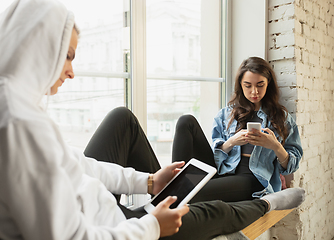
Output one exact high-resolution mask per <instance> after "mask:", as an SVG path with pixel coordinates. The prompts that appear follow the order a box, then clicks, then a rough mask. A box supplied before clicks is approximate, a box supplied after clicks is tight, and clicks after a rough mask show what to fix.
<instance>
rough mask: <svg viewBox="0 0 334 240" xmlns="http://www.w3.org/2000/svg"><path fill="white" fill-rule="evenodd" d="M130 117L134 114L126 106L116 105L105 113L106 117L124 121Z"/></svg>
mask: <svg viewBox="0 0 334 240" xmlns="http://www.w3.org/2000/svg"><path fill="white" fill-rule="evenodd" d="M132 117H134V114H133V113H132V112H131V110H129V109H128V108H126V107H117V108H115V109H113V110H111V111H110V112H109V113H108V114H107V116H106V119H108V120H114V121H124V120H126V119H129V118H132Z"/></svg>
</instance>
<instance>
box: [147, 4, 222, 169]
mask: <svg viewBox="0 0 334 240" xmlns="http://www.w3.org/2000/svg"><path fill="white" fill-rule="evenodd" d="M221 7H222V2H221V1H205V0H175V1H169V0H159V1H157V0H146V21H147V22H146V40H147V45H146V46H147V49H146V52H147V118H148V119H147V135H148V138H149V140H150V142H151V145H152V147H153V149H154V151H155V153H156V154H157V156H158V159H159V161H160V164H161V165H166V164H168V163H170V161H171V149H172V142H173V136H174V126H175V124H176V122H177V119H178V118H179V117H180V116H181V115H183V114H192V115H194V116H195V117H196V118H197V119H198V121H199V122H200V124H201V126H202V128H203V130H204V131H205V133H206V136H207V138H208V140H209V139H211V136H210V132H211V126H212V122H213V117H214V116H215V115H216V114H217V112H218V110H219V109H220V108H221V105H222V99H225V96H224V95H225V92H224V91H223V89H224V87H225V85H224V79H223V78H222V67H221V66H222V64H223V63H224V59H225V58H224V56H223V51H222V49H223V48H222V46H223V44H222V23H221V21H220V19H222V15H221ZM167 122H168V124H169V126H173V127H172V129H170V132H168V133H167V131H166V130H165V126H166V125H165V124H166V123H167ZM159 125H160V129H159V128H158V127H157V126H159ZM169 128H171V127H169ZM159 130H160V132H159Z"/></svg>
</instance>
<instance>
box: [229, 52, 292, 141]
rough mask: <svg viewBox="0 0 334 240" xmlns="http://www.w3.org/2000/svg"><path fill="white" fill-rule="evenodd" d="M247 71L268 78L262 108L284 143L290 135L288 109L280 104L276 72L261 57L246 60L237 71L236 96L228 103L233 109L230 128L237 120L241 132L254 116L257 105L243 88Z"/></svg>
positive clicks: (238, 129)
mask: <svg viewBox="0 0 334 240" xmlns="http://www.w3.org/2000/svg"><path fill="white" fill-rule="evenodd" d="M247 71H250V72H252V73H256V74H260V75H261V76H263V77H265V78H267V80H268V87H267V91H266V93H265V95H264V97H263V98H262V100H261V107H262V109H263V111H264V112H265V113H266V114H267V115H268V120H269V121H270V122H271V124H272V126H273V127H274V128H275V130H276V131H277V133H278V135H279V136H280V137H281V138H282V139H283V143H284V142H285V139H286V138H287V135H288V131H287V127H286V126H285V120H286V118H287V109H286V108H285V107H284V106H283V105H281V104H280V103H279V102H278V100H279V89H278V85H277V80H276V76H275V73H274V71H273V70H272V68H271V67H270V65H269V63H268V62H266V61H265V60H264V59H262V58H259V57H250V58H248V59H246V60H244V61H243V62H242V63H241V65H240V67H239V69H238V71H237V74H236V78H235V85H234V94H233V96H232V99H231V100H230V101H229V102H228V106H229V107H231V108H232V112H231V115H230V116H231V119H230V121H229V124H228V127H230V125H231V123H232V121H233V120H236V121H237V122H238V125H237V131H240V130H241V129H243V128H245V127H246V123H247V120H249V119H250V118H251V117H252V116H253V114H254V111H255V105H254V103H252V102H250V101H249V100H248V99H247V98H246V97H245V95H244V93H243V90H242V87H241V80H242V78H243V76H244V74H245V72H247Z"/></svg>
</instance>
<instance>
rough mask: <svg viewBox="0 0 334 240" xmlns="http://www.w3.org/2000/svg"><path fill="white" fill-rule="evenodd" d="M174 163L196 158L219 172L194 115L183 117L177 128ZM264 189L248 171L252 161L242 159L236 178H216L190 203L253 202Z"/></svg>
mask: <svg viewBox="0 0 334 240" xmlns="http://www.w3.org/2000/svg"><path fill="white" fill-rule="evenodd" d="M172 158H173V159H172V161H173V162H174V161H180V160H183V161H186V162H187V161H189V160H190V159H191V158H196V159H198V160H200V161H202V162H205V163H207V164H209V165H211V166H213V167H215V168H216V165H215V161H214V157H213V152H212V149H211V147H210V144H209V143H208V140H207V139H206V137H205V135H204V133H203V130H202V129H201V127H200V125H199V123H198V122H197V120H196V119H195V118H194V117H193V116H191V115H184V116H182V117H180V119H179V120H178V122H177V125H176V131H175V137H174V142H173V155H172ZM263 189H264V187H263V186H262V184H261V183H260V182H259V181H258V180H257V178H256V177H255V176H254V174H253V173H252V172H251V171H250V169H249V158H247V157H242V158H241V161H240V163H239V165H238V167H237V169H236V172H235V174H227V175H223V176H222V175H218V174H216V175H215V176H214V177H213V178H212V179H211V180H210V181H209V182H208V183H207V184H206V185H205V186H204V187H203V188H202V189H201V190H200V191H199V192H198V193H197V194H196V196H195V197H194V198H193V199H192V200H191V203H194V202H201V201H210V200H216V199H220V200H223V201H224V202H237V201H244V200H252V199H254V198H253V197H252V193H254V192H257V191H261V190H263Z"/></svg>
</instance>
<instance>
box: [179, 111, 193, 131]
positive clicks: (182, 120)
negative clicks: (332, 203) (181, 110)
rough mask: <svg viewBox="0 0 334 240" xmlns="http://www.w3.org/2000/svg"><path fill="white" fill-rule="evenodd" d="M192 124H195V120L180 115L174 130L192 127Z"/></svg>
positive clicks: (191, 117)
mask: <svg viewBox="0 0 334 240" xmlns="http://www.w3.org/2000/svg"><path fill="white" fill-rule="evenodd" d="M194 123H196V124H197V120H196V118H195V117H194V116H193V115H190V114H187V115H182V116H181V117H180V118H179V119H178V120H177V124H176V128H182V127H186V126H189V125H193V124H194Z"/></svg>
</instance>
